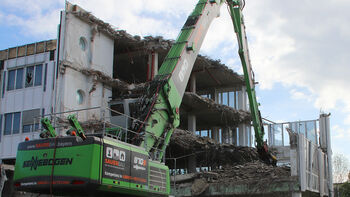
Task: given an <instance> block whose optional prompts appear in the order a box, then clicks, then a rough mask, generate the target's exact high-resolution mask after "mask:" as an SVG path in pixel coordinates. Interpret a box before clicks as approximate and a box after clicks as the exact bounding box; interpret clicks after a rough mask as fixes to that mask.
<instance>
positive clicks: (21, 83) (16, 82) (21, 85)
mask: <svg viewBox="0 0 350 197" xmlns="http://www.w3.org/2000/svg"><path fill="white" fill-rule="evenodd" d="M19 70H22V76H21V81H18V79H19V76H18V71H19ZM23 74H24V68H18V69H16V80H15V88H14V90H18V89H22V88H23ZM18 82H20V87H18V84H19V83H18Z"/></svg>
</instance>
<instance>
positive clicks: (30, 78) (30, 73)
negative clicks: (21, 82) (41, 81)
mask: <svg viewBox="0 0 350 197" xmlns="http://www.w3.org/2000/svg"><path fill="white" fill-rule="evenodd" d="M33 78H34V66H30V67H27V70H26V87H32V86H33Z"/></svg>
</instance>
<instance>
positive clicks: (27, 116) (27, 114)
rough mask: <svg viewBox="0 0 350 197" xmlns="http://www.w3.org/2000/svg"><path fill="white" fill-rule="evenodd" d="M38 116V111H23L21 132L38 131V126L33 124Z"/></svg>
mask: <svg viewBox="0 0 350 197" xmlns="http://www.w3.org/2000/svg"><path fill="white" fill-rule="evenodd" d="M39 116H40V109H33V110H27V111H23V113H22V125H23V127H22V131H23V133H29V132H33V131H37V130H39V124H38V123H35V122H34V119H35V118H38V117H39Z"/></svg>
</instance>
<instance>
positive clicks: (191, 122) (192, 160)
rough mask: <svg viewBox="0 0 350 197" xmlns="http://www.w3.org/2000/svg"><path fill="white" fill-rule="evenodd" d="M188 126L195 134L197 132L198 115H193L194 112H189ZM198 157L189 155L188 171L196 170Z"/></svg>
mask: <svg viewBox="0 0 350 197" xmlns="http://www.w3.org/2000/svg"><path fill="white" fill-rule="evenodd" d="M187 120H188V123H187V124H188V126H187V129H188V130H189V131H192V132H193V135H195V134H196V116H195V115H193V114H189V115H188V119H187ZM196 162H197V161H196V157H195V156H189V157H188V166H187V168H188V172H189V173H194V172H196Z"/></svg>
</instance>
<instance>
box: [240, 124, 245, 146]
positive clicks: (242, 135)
mask: <svg viewBox="0 0 350 197" xmlns="http://www.w3.org/2000/svg"><path fill="white" fill-rule="evenodd" d="M245 133H246V126H245V124H240V125H239V127H238V140H239V142H238V145H239V146H246V144H245V141H246V139H245V138H246V135H245Z"/></svg>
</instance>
